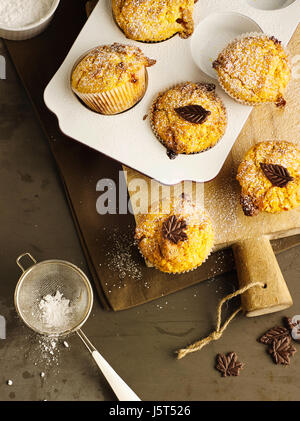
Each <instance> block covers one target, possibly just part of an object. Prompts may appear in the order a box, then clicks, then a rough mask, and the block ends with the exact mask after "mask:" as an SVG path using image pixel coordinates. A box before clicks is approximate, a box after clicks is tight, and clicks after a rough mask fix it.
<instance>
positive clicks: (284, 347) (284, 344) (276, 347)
mask: <svg viewBox="0 0 300 421" xmlns="http://www.w3.org/2000/svg"><path fill="white" fill-rule="evenodd" d="M295 352H296V348H295V347H294V346H293V345H292V344H291V337H290V336H286V337H285V338H282V339H278V340H277V341H273V344H272V347H271V348H270V349H269V353H270V354H271V355H272V357H273V360H274V362H275V364H283V365H289V364H290V357H292V356H293V355H294V354H295Z"/></svg>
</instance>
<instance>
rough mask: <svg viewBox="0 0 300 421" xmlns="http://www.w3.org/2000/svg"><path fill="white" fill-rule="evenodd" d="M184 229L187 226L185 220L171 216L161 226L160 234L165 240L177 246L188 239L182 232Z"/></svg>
mask: <svg viewBox="0 0 300 421" xmlns="http://www.w3.org/2000/svg"><path fill="white" fill-rule="evenodd" d="M186 228H187V224H186V221H185V220H183V219H181V220H179V219H178V218H177V217H176V216H175V215H171V216H169V218H168V219H167V220H166V221H165V222H163V224H162V234H163V237H164V238H165V239H166V240H169V241H171V242H172V243H174V244H177V243H179V241H186V240H187V239H188V237H187V234H186V233H185V232H184V230H185V229H186Z"/></svg>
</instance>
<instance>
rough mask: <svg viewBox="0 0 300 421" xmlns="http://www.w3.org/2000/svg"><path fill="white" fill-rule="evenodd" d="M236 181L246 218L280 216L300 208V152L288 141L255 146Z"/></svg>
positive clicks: (243, 163) (247, 156)
mask: <svg viewBox="0 0 300 421" xmlns="http://www.w3.org/2000/svg"><path fill="white" fill-rule="evenodd" d="M237 180H238V181H239V183H240V185H241V188H242V191H241V205H242V208H243V211H244V213H245V215H247V216H253V215H257V214H258V213H259V212H260V211H266V212H271V213H275V212H281V211H287V210H290V209H293V208H296V207H297V206H299V205H300V149H299V147H298V146H297V145H295V144H294V143H291V142H285V141H276V142H275V141H274V142H272V141H269V142H261V143H257V144H256V145H254V146H253V147H252V148H251V149H250V150H249V151H248V153H247V154H246V156H245V158H244V160H243V161H242V162H241V164H240V166H239V168H238V173H237Z"/></svg>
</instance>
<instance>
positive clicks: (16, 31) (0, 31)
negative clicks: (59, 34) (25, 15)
mask: <svg viewBox="0 0 300 421" xmlns="http://www.w3.org/2000/svg"><path fill="white" fill-rule="evenodd" d="M59 2H60V0H53V3H52V6H51V7H50V9H49V11H48V13H47V14H46V15H45V16H44V17H43V18H42V19H40V20H39V21H37V22H34V23H32V24H30V25H26V26H23V27H20V28H10V27H5V26H0V37H1V38H5V39H10V40H14V41H21V40H24V39H29V38H33V37H35V36H36V35H38V34H40V33H41V32H43V31H44V30H45V29H46V27H47V26H48V25H49V23H50V22H51V20H52V18H53V15H54V13H55V11H56V9H57V7H58V5H59Z"/></svg>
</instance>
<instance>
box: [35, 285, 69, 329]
mask: <svg viewBox="0 0 300 421" xmlns="http://www.w3.org/2000/svg"><path fill="white" fill-rule="evenodd" d="M39 309H40V311H41V313H40V317H41V321H42V322H43V324H44V325H45V326H46V327H47V329H49V328H50V329H53V330H55V331H56V332H63V331H64V330H66V329H68V327H69V326H70V319H71V317H72V313H73V311H72V307H71V306H70V300H68V299H67V298H65V297H64V296H63V294H62V293H61V292H59V291H56V293H55V294H54V295H50V294H48V295H46V296H45V297H43V298H42V299H41V301H40V302H39Z"/></svg>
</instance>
